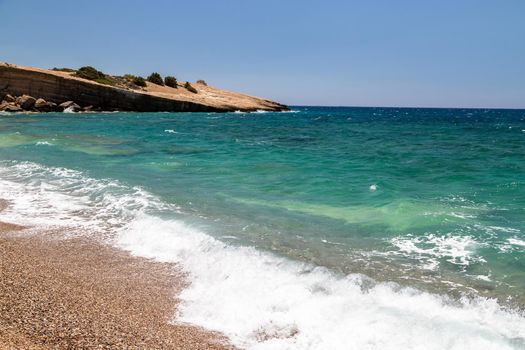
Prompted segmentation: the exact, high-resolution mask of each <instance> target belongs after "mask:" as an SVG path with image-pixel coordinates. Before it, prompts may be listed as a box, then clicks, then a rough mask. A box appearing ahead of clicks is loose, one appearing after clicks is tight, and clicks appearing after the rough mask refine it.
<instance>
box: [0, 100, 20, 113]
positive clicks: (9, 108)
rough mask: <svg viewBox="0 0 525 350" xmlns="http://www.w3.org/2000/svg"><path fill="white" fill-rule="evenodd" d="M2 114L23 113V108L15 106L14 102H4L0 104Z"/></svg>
mask: <svg viewBox="0 0 525 350" xmlns="http://www.w3.org/2000/svg"><path fill="white" fill-rule="evenodd" d="M0 112H22V108H20V107H19V106H17V105H15V104H14V103H13V102H5V101H4V102H2V103H1V104H0Z"/></svg>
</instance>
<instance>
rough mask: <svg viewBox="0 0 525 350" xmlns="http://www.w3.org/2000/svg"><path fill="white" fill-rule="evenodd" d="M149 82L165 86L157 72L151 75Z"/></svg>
mask: <svg viewBox="0 0 525 350" xmlns="http://www.w3.org/2000/svg"><path fill="white" fill-rule="evenodd" d="M147 80H148V81H149V82H150V83H153V84H157V85H164V81H162V77H161V76H160V74H159V73H157V72H153V73H151V74H150V76H149V77H148V79H147Z"/></svg>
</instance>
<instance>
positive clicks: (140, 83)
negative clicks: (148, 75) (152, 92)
mask: <svg viewBox="0 0 525 350" xmlns="http://www.w3.org/2000/svg"><path fill="white" fill-rule="evenodd" d="M133 84H135V85H137V86H142V87H146V80H145V79H144V78H143V77H134V78H133Z"/></svg>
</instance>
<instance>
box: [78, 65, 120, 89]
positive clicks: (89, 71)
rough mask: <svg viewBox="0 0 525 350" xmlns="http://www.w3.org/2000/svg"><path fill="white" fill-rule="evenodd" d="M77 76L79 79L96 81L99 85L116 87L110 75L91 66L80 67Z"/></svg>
mask: <svg viewBox="0 0 525 350" xmlns="http://www.w3.org/2000/svg"><path fill="white" fill-rule="evenodd" d="M75 75H76V76H77V77H79V78H83V79H87V80H93V81H96V82H97V83H99V84H105V85H115V81H114V80H113V79H112V78H111V77H110V76H109V75H106V74H104V73H102V72H101V71H98V70H96V69H95V68H93V67H91V66H84V67H80V68H79V69H78V70H77V72H76V73H75Z"/></svg>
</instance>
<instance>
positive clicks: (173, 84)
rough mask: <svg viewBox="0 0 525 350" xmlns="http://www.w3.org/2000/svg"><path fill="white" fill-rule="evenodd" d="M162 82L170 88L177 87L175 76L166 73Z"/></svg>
mask: <svg viewBox="0 0 525 350" xmlns="http://www.w3.org/2000/svg"><path fill="white" fill-rule="evenodd" d="M164 84H166V86H169V87H172V88H177V78H175V77H172V76H170V75H168V76H167V77H165V78H164Z"/></svg>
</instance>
